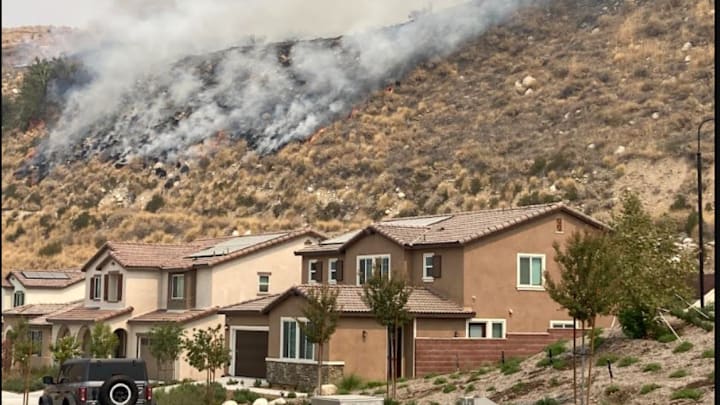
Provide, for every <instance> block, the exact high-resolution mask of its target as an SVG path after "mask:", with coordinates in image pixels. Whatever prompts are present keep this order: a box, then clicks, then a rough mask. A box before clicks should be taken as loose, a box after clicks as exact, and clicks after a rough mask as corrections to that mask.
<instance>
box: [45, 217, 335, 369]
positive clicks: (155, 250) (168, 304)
mask: <svg viewBox="0 0 720 405" xmlns="http://www.w3.org/2000/svg"><path fill="white" fill-rule="evenodd" d="M321 238H322V235H320V234H318V233H317V232H315V231H313V230H310V229H300V230H295V231H284V232H273V233H266V234H258V235H246V236H229V237H223V238H212V239H200V240H196V241H193V242H190V243H184V244H146V243H132V242H107V243H106V244H105V245H104V246H102V247H101V248H100V249H99V250H98V251H97V253H96V254H95V255H94V256H93V257H92V258H91V259H90V260H88V262H87V263H86V264H85V265H84V266H83V268H82V271H83V272H84V273H85V274H86V278H85V283H84V287H85V293H84V298H83V304H82V305H81V306H79V307H77V308H73V309H71V310H69V311H65V312H62V313H60V314H55V315H51V316H48V317H47V320H48V322H50V323H51V324H52V325H53V326H52V337H51V339H52V340H53V341H56V340H57V339H58V338H60V337H62V336H65V335H66V334H71V335H73V336H76V337H77V338H78V339H79V340H80V342H81V346H82V348H83V351H85V352H87V351H88V350H89V340H90V329H91V328H92V326H93V324H95V323H98V322H104V323H106V324H108V325H109V326H110V328H111V330H112V331H113V332H114V333H115V334H116V335H117V336H118V338H119V340H120V345H119V347H118V349H117V351H116V353H115V356H116V357H142V358H144V359H145V360H147V363H148V370H149V373H150V375H151V377H153V376H156V375H157V368H156V363H155V362H154V361H153V360H152V356H151V354H150V353H149V351H148V340H147V333H148V332H149V331H150V329H151V328H152V327H153V326H156V325H159V324H162V323H166V322H170V323H179V324H181V325H182V326H183V328H184V329H185V330H186V333H187V334H188V335H189V331H190V330H191V329H193V328H206V327H209V326H216V325H218V324H221V325H224V316H223V315H220V314H218V313H217V308H218V307H220V306H224V305H228V304H230V303H233V302H237V301H239V300H248V299H252V298H257V297H263V296H267V295H270V294H274V293H278V292H281V291H284V290H285V289H287V288H288V287H289V286H292V285H293V284H297V283H299V282H300V274H299V273H298V271H297V268H298V266H299V265H300V258H298V257H296V256H294V255H293V252H294V251H296V250H298V249H302V247H304V246H306V245H309V244H313V243H317V242H318V241H319V240H320V239H321ZM171 374H172V375H173V377H174V378H175V379H183V378H201V377H204V376H203V375H200V373H198V372H197V370H195V369H193V368H192V367H190V366H189V364H187V362H186V361H185V360H184V356H181V359H180V360H178V361H177V362H176V364H175V365H174V366H173V370H172V373H171Z"/></svg>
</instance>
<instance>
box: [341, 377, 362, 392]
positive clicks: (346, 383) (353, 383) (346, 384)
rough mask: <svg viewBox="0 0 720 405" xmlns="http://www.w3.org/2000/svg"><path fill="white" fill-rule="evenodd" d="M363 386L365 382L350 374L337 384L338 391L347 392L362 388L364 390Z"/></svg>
mask: <svg viewBox="0 0 720 405" xmlns="http://www.w3.org/2000/svg"><path fill="white" fill-rule="evenodd" d="M362 386H363V380H362V379H361V378H360V377H358V376H356V375H355V374H350V375H347V376H345V377H343V379H342V380H340V382H338V384H337V387H338V390H343V391H347V392H350V391H355V390H359V389H360V388H362Z"/></svg>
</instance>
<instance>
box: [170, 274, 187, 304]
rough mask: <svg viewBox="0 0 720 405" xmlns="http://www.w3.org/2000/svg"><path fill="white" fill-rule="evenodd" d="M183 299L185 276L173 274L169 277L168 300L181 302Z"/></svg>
mask: <svg viewBox="0 0 720 405" xmlns="http://www.w3.org/2000/svg"><path fill="white" fill-rule="evenodd" d="M184 298H185V275H184V274H173V275H172V276H170V299H172V300H182V299H184Z"/></svg>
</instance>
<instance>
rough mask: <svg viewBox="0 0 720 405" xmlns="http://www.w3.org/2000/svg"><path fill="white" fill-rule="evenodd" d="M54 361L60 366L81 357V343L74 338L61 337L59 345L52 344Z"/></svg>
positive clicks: (68, 336) (51, 349)
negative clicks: (66, 361)
mask: <svg viewBox="0 0 720 405" xmlns="http://www.w3.org/2000/svg"><path fill="white" fill-rule="evenodd" d="M50 351H51V352H52V355H53V359H54V360H55V362H56V363H57V364H58V365H59V366H60V365H62V364H63V363H64V362H65V360H68V359H72V358H75V357H80V353H81V352H80V342H78V341H77V339H75V337H74V336H71V335H67V336H63V337H61V338H60V339H59V340H58V342H57V344H52V343H51V344H50Z"/></svg>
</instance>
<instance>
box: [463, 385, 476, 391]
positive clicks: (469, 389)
mask: <svg viewBox="0 0 720 405" xmlns="http://www.w3.org/2000/svg"><path fill="white" fill-rule="evenodd" d="M471 391H475V384H469V385H468V386H467V387H465V393H468V392H471Z"/></svg>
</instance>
